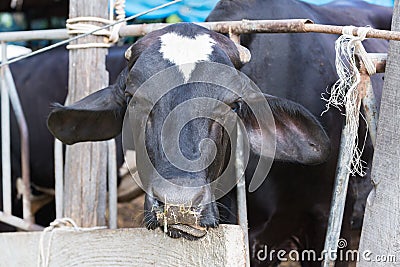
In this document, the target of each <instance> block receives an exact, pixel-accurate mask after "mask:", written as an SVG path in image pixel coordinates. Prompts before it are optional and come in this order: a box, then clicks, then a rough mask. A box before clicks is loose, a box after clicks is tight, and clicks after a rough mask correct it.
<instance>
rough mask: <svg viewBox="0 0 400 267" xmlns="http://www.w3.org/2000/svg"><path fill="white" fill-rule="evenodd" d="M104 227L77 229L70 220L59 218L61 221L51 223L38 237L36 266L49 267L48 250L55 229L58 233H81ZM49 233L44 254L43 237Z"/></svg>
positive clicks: (103, 227) (74, 223)
mask: <svg viewBox="0 0 400 267" xmlns="http://www.w3.org/2000/svg"><path fill="white" fill-rule="evenodd" d="M105 228H106V226H96V227H90V228H84V227H79V226H78V225H77V224H76V222H75V221H74V220H72V219H71V218H61V219H56V220H54V221H53V222H51V223H50V225H49V226H48V227H46V228H45V229H44V230H43V232H42V234H41V235H40V239H39V257H38V261H37V266H38V267H47V266H49V262H50V249H51V243H52V239H53V235H54V233H55V229H58V231H74V232H81V231H94V230H100V229H105ZM49 232H50V237H49V240H48V244H47V249H46V252H45V247H44V237H45V235H46V233H49Z"/></svg>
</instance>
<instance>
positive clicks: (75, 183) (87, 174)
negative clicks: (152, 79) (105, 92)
mask: <svg viewBox="0 0 400 267" xmlns="http://www.w3.org/2000/svg"><path fill="white" fill-rule="evenodd" d="M107 10H108V1H107V0H101V1H80V0H71V1H70V10H69V12H70V18H74V17H79V16H95V17H102V18H108V12H107ZM102 41H103V37H102V36H87V37H84V38H81V39H79V40H77V41H75V43H74V44H76V43H78V44H82V43H89V42H90V43H93V42H94V43H96V42H102ZM106 55H107V49H106V48H85V49H73V50H70V52H69V81H68V82H69V91H68V98H67V101H68V102H69V103H73V102H75V101H78V100H80V99H82V98H83V97H85V96H87V95H89V94H90V93H93V92H95V91H97V90H99V89H101V88H103V87H106V86H107V85H108V72H107V71H106V65H105V60H106ZM106 182H107V145H106V143H104V142H96V143H89V142H85V143H80V144H75V145H72V146H67V149H66V159H65V188H64V217H70V218H72V219H73V220H74V221H75V222H76V223H77V224H78V225H79V226H83V227H90V226H95V225H105V223H106V220H105V213H106V188H107V186H106V185H107V184H106Z"/></svg>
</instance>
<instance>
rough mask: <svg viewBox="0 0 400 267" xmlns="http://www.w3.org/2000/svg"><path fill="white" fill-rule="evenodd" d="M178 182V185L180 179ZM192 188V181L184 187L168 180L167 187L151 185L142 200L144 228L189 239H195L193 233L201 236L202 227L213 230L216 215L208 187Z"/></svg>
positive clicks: (216, 222)
mask: <svg viewBox="0 0 400 267" xmlns="http://www.w3.org/2000/svg"><path fill="white" fill-rule="evenodd" d="M175 182H177V181H175ZM179 182H180V183H181V184H182V180H180V181H179ZM189 185H191V186H189ZM193 185H194V182H193V181H192V182H188V181H186V182H185V186H178V185H176V183H171V181H168V185H166V183H153V184H152V186H151V194H149V195H146V199H145V221H144V222H145V225H146V226H147V228H149V229H155V228H156V227H161V229H164V231H165V232H166V233H167V234H168V235H170V236H171V237H185V238H188V239H192V238H197V237H199V236H197V235H196V233H197V234H198V235H200V233H202V235H204V234H205V230H204V229H206V228H209V227H217V226H218V221H219V212H218V208H217V206H216V203H215V202H214V201H213V199H212V191H211V189H210V187H209V186H207V185H204V184H203V186H200V185H198V186H193ZM199 229H203V230H199Z"/></svg>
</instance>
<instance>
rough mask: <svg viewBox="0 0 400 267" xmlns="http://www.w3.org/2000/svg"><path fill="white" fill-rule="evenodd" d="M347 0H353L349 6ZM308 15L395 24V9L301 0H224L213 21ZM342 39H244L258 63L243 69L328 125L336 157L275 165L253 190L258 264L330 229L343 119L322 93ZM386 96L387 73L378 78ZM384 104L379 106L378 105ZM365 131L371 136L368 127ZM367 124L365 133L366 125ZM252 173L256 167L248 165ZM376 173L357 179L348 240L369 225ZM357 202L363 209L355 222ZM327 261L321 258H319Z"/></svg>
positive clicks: (372, 48) (316, 242) (332, 77)
mask: <svg viewBox="0 0 400 267" xmlns="http://www.w3.org/2000/svg"><path fill="white" fill-rule="evenodd" d="M344 2H345V3H344ZM297 18H301V19H303V18H308V19H311V20H313V21H314V22H315V23H321V24H331V25H355V26H366V25H370V26H371V27H373V28H378V29H389V28H390V19H391V9H389V8H383V7H378V6H374V5H370V4H367V3H365V2H363V1H334V2H332V3H331V4H329V5H324V6H314V5H310V4H306V3H303V2H298V1H293V0H279V1H278V0H277V1H273V0H271V1H261V0H255V1H236V0H233V1H224V0H223V1H221V2H219V4H218V5H217V6H216V7H215V9H214V11H213V12H212V13H211V14H210V16H209V17H208V19H207V20H208V21H221V20H228V21H229V20H242V19H252V20H257V19H297ZM336 38H337V36H335V35H327V34H316V33H310V34H242V35H241V43H242V44H243V45H244V46H246V47H247V48H249V50H250V52H251V54H252V60H251V61H250V62H249V63H248V64H246V65H245V66H243V68H241V71H243V72H244V73H245V74H247V75H248V76H249V77H250V78H251V79H252V80H253V81H254V82H255V83H256V84H257V85H258V86H259V87H260V88H261V90H262V91H263V92H265V93H269V94H273V95H276V96H279V97H284V98H288V99H290V100H293V101H295V102H298V103H300V104H302V105H304V106H305V107H306V108H307V109H309V110H310V111H311V112H312V113H313V114H314V115H315V116H317V117H318V119H319V121H320V122H321V124H322V125H323V127H324V129H326V130H327V133H328V135H329V137H330V140H331V151H332V153H331V155H330V158H329V160H328V161H327V162H326V163H325V164H322V165H319V166H314V167H310V166H307V167H305V166H300V165H297V164H288V163H282V162H278V161H277V162H274V165H273V167H272V170H271V172H270V174H269V177H268V179H267V180H266V181H265V182H264V184H263V186H262V187H261V188H260V189H259V190H258V191H256V192H254V193H251V194H248V209H249V211H248V213H249V214H250V216H249V225H250V229H249V231H250V240H251V243H252V259H253V264H260V265H263V264H266V262H267V261H268V260H266V261H260V260H258V259H257V255H256V254H257V252H258V251H259V250H260V249H262V248H263V246H264V245H267V246H268V248H269V249H280V248H284V249H290V248H293V246H288V244H293V243H295V244H296V247H297V248H298V249H300V250H301V249H315V250H316V251H317V252H320V251H321V250H322V247H323V241H324V238H325V234H326V226H327V221H328V216H329V207H330V200H331V196H332V185H333V180H334V175H335V168H336V162H337V157H338V150H339V141H340V132H341V127H342V123H343V116H341V115H340V114H339V112H338V111H337V110H334V109H333V108H331V109H330V110H329V112H327V113H325V114H324V115H322V116H320V114H321V113H322V112H323V111H324V110H325V109H326V106H325V105H326V102H324V101H322V100H321V94H323V93H325V92H326V90H327V89H328V88H329V87H330V86H332V85H333V83H335V82H336V80H337V75H336V70H335V62H334V59H335V50H334V42H335V40H336ZM387 44H388V42H387V41H384V40H376V39H374V40H367V41H365V42H364V46H365V47H366V50H367V51H368V52H386V51H387ZM372 82H373V85H374V88H375V89H376V88H377V89H378V90H376V91H375V94H376V95H377V97H378V99H380V95H381V91H380V89H381V86H382V83H383V80H382V75H376V76H375V77H373V81H372ZM378 104H379V103H378ZM363 127H364V125H362V130H361V131H360V133H361V134H364V133H365V128H363ZM363 129H364V130H363ZM372 150H373V149H372V145H371V143H370V141H369V140H368V142H367V146H366V149H365V152H364V156H363V160H365V161H366V162H367V163H368V166H367V167H370V166H371V161H372ZM247 171H248V172H251V168H248V170H247ZM369 175H370V173H369V171H368V173H367V176H366V177H365V178H360V177H352V178H351V181H350V183H351V185H350V189H349V194H348V198H347V203H348V204H347V207H346V211H345V219H344V223H343V229H344V230H343V237H344V238H346V239H348V240H349V238H350V237H349V236H348V230H349V229H350V226H351V225H350V224H351V222H352V221H353V226H356V225H355V224H358V226H359V225H360V224H361V221H362V214H363V205H364V203H365V199H366V196H367V194H368V189H370V188H371V185H370V182H369V181H370V180H369V179H370V176H369ZM354 200H358V201H357V202H356V205H355V206H354V209H355V213H354V215H353V218H352V219H351V214H352V208H353V204H354V203H353V202H354ZM314 264H316V265H319V263H316V262H314Z"/></svg>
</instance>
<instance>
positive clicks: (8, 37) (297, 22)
mask: <svg viewBox="0 0 400 267" xmlns="http://www.w3.org/2000/svg"><path fill="white" fill-rule="evenodd" d="M196 24H198V25H200V26H203V27H205V28H207V29H210V30H213V31H217V32H220V33H229V32H233V33H237V34H241V33H311V32H315V33H326V34H342V30H343V27H344V26H335V25H323V24H314V22H313V21H312V20H309V19H284V20H241V21H220V22H201V23H196ZM168 25H171V24H170V23H153V24H135V25H127V26H122V27H121V29H120V31H119V35H120V37H127V36H143V35H146V34H147V33H149V32H151V31H154V30H158V29H161V28H164V27H166V26H168ZM357 30H358V27H355V28H354V30H353V34H354V35H356V34H357ZM68 37H69V36H68V33H67V30H66V29H54V30H36V31H18V32H2V33H0V41H5V42H10V41H26V40H53V39H67V38H68ZM367 38H379V39H386V40H396V41H399V40H400V32H398V31H386V30H378V29H372V28H371V29H370V30H369V32H368V33H367Z"/></svg>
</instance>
